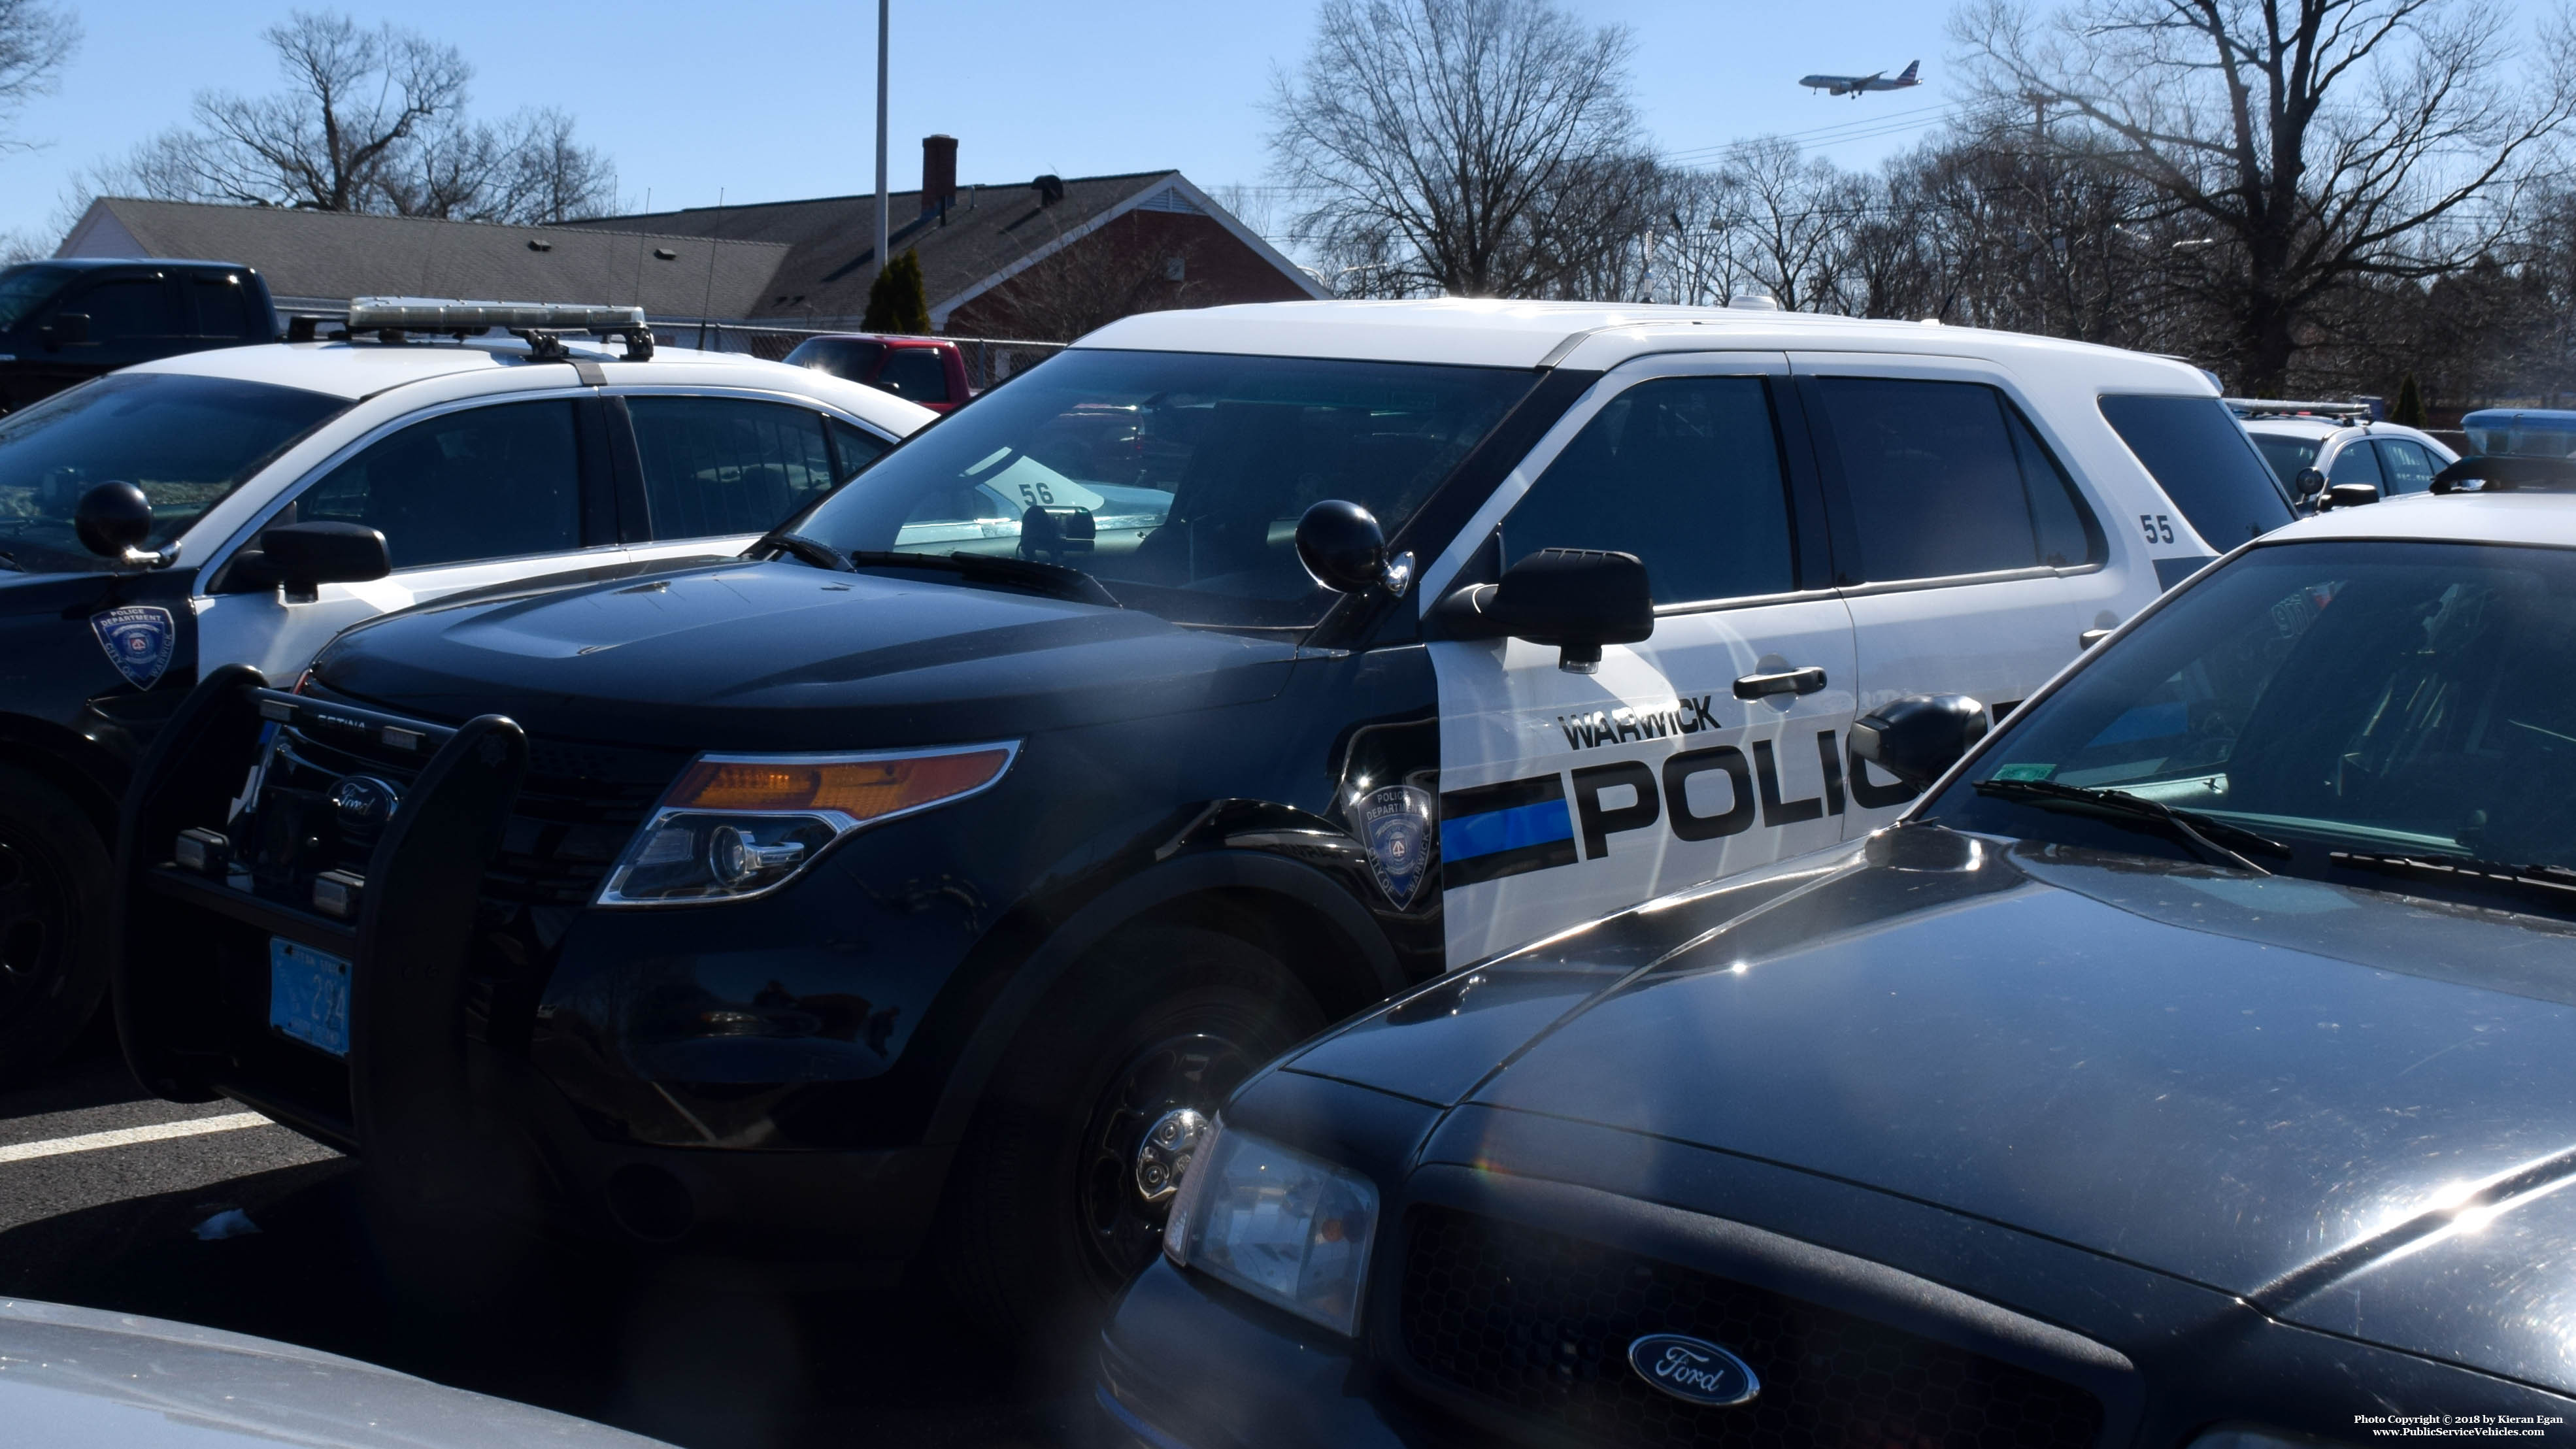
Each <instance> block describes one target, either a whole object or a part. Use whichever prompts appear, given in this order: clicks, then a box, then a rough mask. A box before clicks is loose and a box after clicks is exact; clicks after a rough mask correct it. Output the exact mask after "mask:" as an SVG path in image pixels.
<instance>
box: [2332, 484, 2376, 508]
mask: <svg viewBox="0 0 2576 1449" xmlns="http://www.w3.org/2000/svg"><path fill="white" fill-rule="evenodd" d="M2378 501H2379V485H2378V484H2376V483H2337V484H2336V485H2334V486H2333V487H2331V488H2329V489H2327V490H2326V496H2325V497H2323V498H2320V499H2318V500H2317V511H2318V512H2319V513H2323V512H2325V511H2326V510H2327V509H2329V508H2359V507H2360V506H2361V505H2363V504H2365V503H2377V502H2378Z"/></svg>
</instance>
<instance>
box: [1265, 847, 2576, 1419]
mask: <svg viewBox="0 0 2576 1449" xmlns="http://www.w3.org/2000/svg"><path fill="white" fill-rule="evenodd" d="M1893 834H1895V835H1896V836H1900V837H1905V838H1906V840H1908V841H1911V842H1913V843H1912V844H1910V845H1909V844H1905V843H1904V842H1902V841H1900V842H1899V848H1890V847H1889V846H1888V845H1887V844H1885V843H1884V838H1882V842H1880V843H1874V845H1873V848H1872V851H1871V856H1872V859H1870V860H1864V861H1861V862H1858V863H1855V864H1853V865H1850V866H1848V867H1846V868H1845V869H1843V870H1841V871H1839V872H1837V873H1835V874H1832V875H1830V876H1828V877H1826V878H1824V879H1822V880H1819V881H1816V882H1814V883H1812V884H1809V885H1807V886H1805V887H1803V888H1802V889H1800V890H1799V891H1797V892H1794V893H1792V894H1790V895H1787V896H1785V897H1782V898H1781V899H1779V900H1777V901H1775V902H1774V903H1772V904H1770V905H1769V906H1767V907H1764V908H1761V909H1758V910H1755V911H1753V912H1752V913H1750V914H1749V915H1743V916H1739V917H1738V918H1737V919H1735V920H1734V921H1733V922H1732V923H1731V924H1726V925H1724V927H1723V928H1722V929H1717V930H1714V931H1713V932H1709V933H1707V934H1705V935H1701V936H1700V938H1699V939H1696V940H1694V939H1693V938H1694V936H1695V935H1699V933H1696V932H1694V931H1692V930H1691V929H1690V928H1691V927H1692V926H1693V925H1697V926H1699V927H1701V928H1702V930H1703V931H1705V930H1706V928H1708V927H1710V926H1714V925H1718V924H1719V921H1712V920H1708V919H1705V918H1700V919H1694V918H1692V917H1691V916H1690V914H1689V913H1688V911H1687V910H1684V911H1679V912H1676V911H1672V910H1666V911H1664V912H1662V913H1661V914H1660V915H1658V916H1653V917H1640V916H1637V915H1635V914H1631V915H1628V916H1622V917H1614V918H1612V919H1611V920H1609V921H1606V922H1603V923H1601V924H1600V925H1599V926H1596V927H1594V928H1592V930H1590V931H1588V932H1586V933H1583V934H1582V935H1579V936H1576V937H1573V938H1570V939H1567V940H1564V941H1561V942H1557V943H1553V944H1551V945H1548V946H1545V947H1542V948H1540V949H1538V950H1536V951H1533V952H1530V953H1526V954H1524V955H1522V956H1518V957H1512V958H1505V959H1504V960H1502V961H1499V962H1496V963H1492V964H1489V965H1487V966H1484V967H1481V968H1478V969H1477V970H1475V971H1473V972H1470V973H1465V974H1464V975H1463V976H1461V977H1453V978H1452V979H1451V980H1450V981H1448V982H1444V983H1442V984H1441V985H1439V986H1436V987H1434V988H1433V989H1432V990H1431V991H1429V992H1426V993H1423V994H1421V995H1420V996H1418V997H1417V998H1415V999H1413V1000H1412V1001H1409V1002H1406V1003H1401V1004H1398V1005H1397V1006H1395V1007H1394V1008H1392V1009H1390V1010H1385V1011H1381V1012H1379V1013H1378V1014H1376V1015H1373V1016H1372V1017H1370V1018H1367V1019H1366V1020H1364V1021H1363V1022H1361V1023H1359V1024H1357V1025H1355V1026H1354V1027H1353V1028H1351V1029H1349V1030H1346V1031H1344V1032H1342V1033H1339V1034H1337V1035H1336V1036H1334V1037H1331V1038H1327V1039H1326V1040H1325V1041H1323V1042H1321V1043H1318V1044H1317V1045H1316V1046H1314V1047H1312V1048H1310V1049H1309V1050H1308V1051H1307V1052H1305V1053H1304V1054H1302V1055H1301V1056H1300V1058H1299V1059H1298V1060H1297V1061H1296V1062H1295V1063H1293V1064H1292V1068H1291V1069H1292V1070H1298V1071H1306V1072H1313V1073H1316V1074H1318V1075H1324V1076H1332V1077H1337V1078H1341V1079H1344V1080H1350V1081H1354V1082H1358V1083H1360V1084H1362V1085H1367V1086H1373V1087H1376V1088H1379V1089H1381V1090H1385V1091H1391V1092H1397V1093H1402V1094H1404V1095H1407V1096H1411V1097H1414V1098H1417V1099H1423V1100H1432V1101H1439V1102H1442V1103H1444V1104H1449V1103H1458V1102H1474V1103H1481V1104H1486V1105H1490V1106H1494V1107H1499V1108H1504V1109H1510V1110H1516V1111H1521V1112H1530V1113H1543V1114H1548V1115H1551V1116H1556V1117H1562V1118H1571V1119H1575V1120H1580V1121H1585V1122H1591V1123H1597V1124H1601V1125H1605V1126H1609V1127H1614V1128H1620V1129H1624V1130H1628V1131H1633V1132H1637V1133H1644V1134H1651V1135H1653V1136H1656V1137H1659V1138H1664V1139H1670V1140H1675V1141H1680V1142H1686V1143H1691V1144H1695V1145H1698V1146H1702V1147H1706V1148H1711V1149H1715V1150H1718V1151H1722V1152H1726V1153H1732V1154H1737V1155H1741V1156H1744V1157H1748V1158H1755V1159H1760V1160H1763V1161H1766V1162H1771V1163H1776V1164H1780V1165H1783V1166H1787V1167H1791V1168H1796V1169H1799V1170H1803V1171H1806V1172H1811V1173H1816V1174H1821V1175H1824V1176H1827V1177H1831V1178H1834V1179H1838V1180H1841V1181H1844V1182H1849V1183H1853V1184H1857V1185H1860V1186H1864V1187H1868V1188H1872V1189H1875V1190H1878V1191H1881V1192H1885V1193H1890V1194H1896V1195H1901V1196H1903V1197H1906V1198H1911V1199H1914V1200H1917V1201H1921V1202H1926V1203H1930V1204H1933V1205H1936V1206H1939V1207H1943V1208H1947V1209H1949V1210H1952V1211H1955V1212H1959V1213H1963V1214H1968V1215H1972V1216H1974V1217H1978V1218H1983V1219H1987V1220H1989V1221H1994V1222H1999V1223H2002V1224H2005V1225H2008V1226H2011V1227H2014V1228H2018V1229H2020V1230H2023V1231H2026V1232H2031V1233H2036V1234H2041V1235H2044V1236H2046V1237H2049V1238H2053V1239H2056V1240H2058V1241H2061V1242H2066V1243H2070V1244H2073V1245H2076V1246H2079V1247H2083V1248H2087V1249H2090V1250H2092V1251H2094V1252H2098V1253H2102V1254H2106V1255H2109V1256H2112V1257H2115V1258H2119V1259H2123V1260H2126V1261H2128V1262H2131V1263H2135V1264H2139V1265H2142V1266H2146V1267H2150V1268H2154V1269H2158V1270H2161V1271H2164V1272H2167V1273H2171V1274H2175V1275H2177V1276H2180V1277H2183V1278H2186V1279H2190V1280H2192V1281H2194V1282H2198V1283H2201V1284H2204V1285H2208V1286H2211V1287H2215V1288H2218V1289H2220V1290H2222V1291H2225V1292H2228V1293H2231V1294H2235V1295H2239V1296H2242V1297H2244V1298H2247V1299H2249V1300H2251V1301H2253V1302H2254V1303H2256V1304H2257V1305H2258V1306H2260V1307H2262V1308H2264V1309H2265V1310H2267V1311H2269V1312H2272V1313H2274V1314H2276V1315H2279V1316H2282V1317H2286V1318H2290V1319H2293V1320H2296V1321H2301V1322H2306V1323H2309V1324H2311V1325H2312V1326H2316V1327H2323V1328H2330V1329H2334V1330H2337V1331H2341V1332H2346V1333H2352V1334H2355V1335H2357V1336H2363V1337H2368V1338H2370V1339H2372V1340H2374V1341H2378V1342H2383V1343H2387V1344H2389V1345H2390V1346H2392V1347H2398V1348H2405V1349H2409V1350H2411V1351H2416V1352H2421V1353H2426V1354H2429V1355H2432V1356H2436V1357H2445V1358H2452V1359H2455V1360H2460V1361H2466V1362H2472V1363H2475V1364H2477V1365H2478V1366H2481V1367H2487V1368H2490V1369H2493V1370H2496V1371H2500V1372H2505V1373H2509V1374H2513V1375H2515V1376H2517V1377H2524V1378H2530V1379H2535V1380H2538V1381H2542V1382H2548V1383H2552V1384H2557V1385H2562V1386H2563V1385H2569V1384H2576V1343H2571V1341H2570V1337H2569V1335H2568V1333H2567V1332H2566V1329H2567V1326H2568V1325H2570V1324H2576V1269H2571V1267H2570V1266H2569V1264H2570V1262H2571V1260H2576V1192H2570V1193H2563V1194H2562V1193H2559V1192H2557V1189H2558V1188H2559V1187H2560V1186H2561V1185H2563V1184H2565V1183H2566V1182H2567V1181H2568V1180H2569V1179H2570V1175H2571V1174H2576V929H2571V928H2570V927H2568V926H2565V925H2562V924H2560V923H2556V922H2551V921H2546V920H2542V919H2538V918H2535V917H2528V916H2521V915H2516V914H2510V913H2506V912H2499V911H2483V910H2478V909H2474V908H2465V907H2460V906H2453V905H2445V904H2439V903H2433V902H2426V901H2418V900H2410V899H2406V898H2401V897H2396V896H2391V895H2385V894H2380V893H2377V892H2371V891H2359V890H2350V891H2348V890H2343V889H2339V888H2336V887H2333V886H2327V885H2323V884H2318V883H2314V882H2308V881H2301V880H2294V879H2288V878H2282V877H2274V878H2269V879H2255V878H2249V877H2243V876H2234V875H2227V874H2223V873H2220V872H2216V871H2212V870H2207V869H2204V868H2200V867H2191V866H2177V865H2173V864H2170V863H2166V862H2159V861H2149V860H2144V859H2139V858H2134V857H2126V856H2109V855H2098V854H2089V853H2078V852H2072V851H2066V850H2062V849H2057V848H2053V847H2036V846H2019V847H2013V846H2009V845H2007V844H2006V843H2002V842H1995V841H1985V840H1977V841H1970V840H1969V839H1968V838H1967V837H1962V836H1952V835H1949V833H1948V832H1946V831H1930V830H1920V829H1917V830H1909V831H1902V832H1894V833H1893ZM1935 837H1938V838H1937V839H1936V838H1935ZM1927 866H1928V867H1929V868H1924V867H1927ZM1909 867H1911V868H1909ZM1722 919H1723V918H1720V920H1722ZM1640 933H1642V939H1643V940H1644V941H1645V942H1646V945H1645V946H1644V947H1642V948H1641V947H1640V946H1639V940H1640V939H1641V936H1640ZM1645 953H1650V954H1652V955H1654V956H1657V957H1660V959H1659V960H1657V961H1656V962H1655V964H1652V965H1647V966H1643V967H1642V968H1641V967H1640V966H1639V965H1638V964H1637V962H1636V959H1635V958H1636V956H1637V955H1638V954H1645ZM1443 993H1446V994H1445V995H1444V994H1443ZM1461 1043H1467V1044H1469V1045H1468V1046H1467V1047H1466V1048H1465V1049H1462V1048H1461V1045H1460V1044H1461ZM1478 1054H1481V1056H1482V1059H1483V1067H1484V1070H1483V1071H1482V1072H1481V1074H1473V1075H1471V1074H1470V1073H1469V1072H1468V1071H1467V1070H1466V1068H1465V1062H1466V1060H1467V1058H1469V1057H1471V1056H1475V1055H1478ZM1497 1063H1505V1064H1504V1065H1501V1066H1499V1067H1497V1066H1496V1064H1497Z"/></svg>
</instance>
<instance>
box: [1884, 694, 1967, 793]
mask: <svg viewBox="0 0 2576 1449" xmlns="http://www.w3.org/2000/svg"><path fill="white" fill-rule="evenodd" d="M1985 737H1986V707H1985V706H1984V705H1982V704H1979V703H1977V702H1976V701H1975V700H1973V699H1970V698H1969V697H1968V696H1966V695H1964V694H1910V695H1907V696H1906V697H1905V698H1903V699H1900V700H1897V701H1896V702H1895V703H1893V704H1889V705H1883V706H1881V707H1880V708H1878V709H1875V710H1872V711H1871V712H1869V713H1868V714H1865V715H1862V716H1861V717H1860V718H1859V719H1856V720H1854V721H1852V727H1851V750H1852V753H1853V754H1855V755H1858V756H1859V757H1860V758H1862V759H1864V760H1868V761H1869V762H1871V763H1872V764H1875V765H1877V766H1878V767H1879V768H1880V769H1882V770H1885V771H1886V772H1887V773H1889V774H1891V775H1894V776H1895V777H1896V778H1898V779H1900V780H1903V781H1904V782H1905V783H1907V784H1909V785H1912V786H1913V787H1915V788H1916V789H1918V790H1920V789H1922V788H1923V787H1924V786H1926V785H1929V784H1931V783H1932V782H1933V781H1935V780H1937V779H1939V778H1941V772H1942V771H1944V770H1947V769H1949V768H1950V767H1951V766H1952V765H1955V764H1957V763H1959V757H1960V756H1962V755H1964V754H1966V753H1967V752H1968V747H1969V746H1970V745H1973V744H1975V743H1976V742H1977V741H1979V740H1981V739H1984V738H1985Z"/></svg>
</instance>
